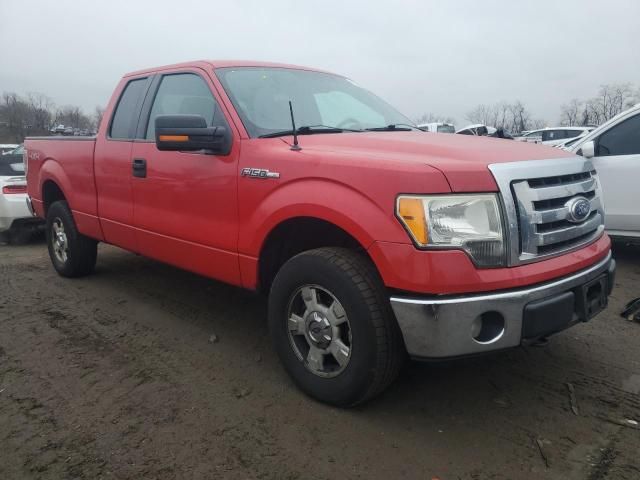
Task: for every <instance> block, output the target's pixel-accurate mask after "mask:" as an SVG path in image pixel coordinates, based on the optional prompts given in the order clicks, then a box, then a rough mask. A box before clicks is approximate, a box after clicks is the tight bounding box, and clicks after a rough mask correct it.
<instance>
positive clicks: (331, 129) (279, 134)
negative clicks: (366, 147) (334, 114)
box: [258, 125, 362, 138]
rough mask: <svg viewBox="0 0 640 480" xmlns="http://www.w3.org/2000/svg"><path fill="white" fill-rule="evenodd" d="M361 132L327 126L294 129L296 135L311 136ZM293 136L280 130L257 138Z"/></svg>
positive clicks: (291, 132) (290, 132) (291, 131)
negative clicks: (315, 134)
mask: <svg viewBox="0 0 640 480" xmlns="http://www.w3.org/2000/svg"><path fill="white" fill-rule="evenodd" d="M361 131H362V130H354V129H351V128H339V127H330V126H329V125H304V126H302V127H299V128H297V129H296V133H297V134H298V135H313V134H314V133H342V132H361ZM286 135H293V130H282V131H280V132H271V133H265V134H264V135H260V136H259V137H258V138H274V137H284V136H286Z"/></svg>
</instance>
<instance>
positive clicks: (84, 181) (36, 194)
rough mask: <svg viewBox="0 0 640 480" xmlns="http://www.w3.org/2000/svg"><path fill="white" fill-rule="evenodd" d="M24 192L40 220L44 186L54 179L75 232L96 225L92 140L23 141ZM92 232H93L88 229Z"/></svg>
mask: <svg viewBox="0 0 640 480" xmlns="http://www.w3.org/2000/svg"><path fill="white" fill-rule="evenodd" d="M24 143H25V148H26V149H27V152H28V160H27V162H28V169H27V191H28V194H29V196H30V197H31V199H32V202H33V206H34V209H35V210H36V212H37V213H38V215H39V216H42V217H44V206H43V201H44V198H43V197H44V192H45V190H46V182H47V180H50V179H54V178H55V179H56V181H57V182H58V183H60V188H61V189H62V190H63V191H64V192H65V195H66V198H67V201H68V202H69V206H70V207H71V209H72V211H73V212H74V216H75V218H76V221H77V223H78V228H79V229H80V230H81V231H83V230H85V231H86V230H87V229H88V227H89V225H94V224H96V223H97V217H98V211H97V195H96V186H95V180H94V166H93V154H94V149H95V143H96V137H93V136H92V137H79V136H78V137H63V136H51V137H27V138H26V139H25V142H24ZM89 229H90V230H93V228H89Z"/></svg>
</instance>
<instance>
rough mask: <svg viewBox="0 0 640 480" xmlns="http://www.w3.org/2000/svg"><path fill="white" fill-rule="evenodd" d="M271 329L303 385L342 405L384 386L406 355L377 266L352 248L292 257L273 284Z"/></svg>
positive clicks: (365, 397) (362, 399)
mask: <svg viewBox="0 0 640 480" xmlns="http://www.w3.org/2000/svg"><path fill="white" fill-rule="evenodd" d="M269 328H270V330H271V335H272V337H273V341H274V343H275V347H276V350H277V352H278V355H279V356H280V359H281V360H282V362H283V364H284V366H285V368H286V370H287V371H288V373H289V374H290V375H291V376H292V378H293V380H294V381H295V382H296V384H297V385H298V386H299V387H300V389H301V390H303V391H304V392H305V393H307V394H308V395H310V396H311V397H313V398H316V399H318V400H320V401H322V402H326V403H330V404H333V405H337V406H343V407H346V406H353V405H357V404H359V403H363V402H365V401H367V400H369V399H371V398H373V397H374V396H375V395H377V394H379V393H380V392H382V391H383V390H384V389H385V388H386V387H387V386H388V385H389V384H390V383H391V382H392V381H393V380H394V379H395V378H396V376H397V374H398V372H399V371H400V367H401V365H402V363H403V360H404V358H405V356H406V352H405V349H404V345H403V342H402V337H401V333H400V330H399V327H398V325H397V322H396V320H395V317H394V316H393V312H392V311H391V308H390V306H389V301H388V298H387V296H386V293H385V289H384V286H383V285H382V281H381V280H380V278H379V276H378V273H377V271H376V270H375V268H374V266H373V265H372V264H371V262H370V261H369V260H368V259H366V258H365V257H364V256H362V255H360V254H358V253H356V252H353V251H351V250H348V249H344V248H319V249H316V250H310V251H307V252H303V253H301V254H299V255H297V256H295V257H293V258H292V259H290V260H289V261H288V262H287V263H285V265H284V266H283V267H282V268H281V269H280V271H279V272H278V274H277V276H276V278H275V280H274V282H273V285H272V288H271V293H270V297H269Z"/></svg>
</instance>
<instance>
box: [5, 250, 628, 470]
mask: <svg viewBox="0 0 640 480" xmlns="http://www.w3.org/2000/svg"><path fill="white" fill-rule="evenodd" d="M615 256H616V258H617V260H618V276H617V285H616V289H615V290H614V294H613V297H612V298H611V303H610V306H609V309H608V311H607V312H605V313H604V314H601V315H600V316H599V317H597V318H596V319H595V320H594V321H592V322H590V323H588V324H584V325H579V326H577V327H575V328H573V329H571V330H569V331H567V332H564V333H562V334H560V335H558V336H556V337H554V338H552V340H551V342H550V343H549V345H548V346H546V347H544V348H540V347H529V348H526V349H525V348H519V349H515V350H512V351H508V352H504V353H499V354H495V355H492V356H486V357H482V358H476V359H468V360H461V361H457V362H453V363H438V364H418V363H414V364H411V365H409V366H408V368H407V369H406V370H405V371H404V372H403V374H402V376H401V377H400V379H399V380H398V381H397V382H396V383H395V384H394V385H393V386H392V387H391V388H390V389H389V390H388V391H387V392H386V393H385V394H384V395H383V396H381V397H380V398H378V399H376V400H374V401H372V402H370V403H368V404H366V405H364V406H362V407H360V408H358V409H353V410H339V409H335V408H330V407H327V406H325V405H322V404H319V403H317V402H314V401H312V400H310V399H308V398H306V397H305V396H304V395H302V394H301V393H300V392H299V391H298V390H296V388H295V387H294V386H293V384H292V382H291V381H290V380H289V378H288V377H287V376H286V374H285V373H284V371H283V369H282V368H281V367H280V365H279V363H278V361H277V358H276V357H275V354H274V352H273V351H272V349H271V346H270V341H269V338H268V333H267V328H266V322H265V312H266V303H265V300H264V299H263V298H261V297H258V296H256V295H253V294H251V293H248V292H244V291H242V290H239V289H236V288H233V287H229V286H226V285H223V284H220V283H216V282H213V281H211V280H208V279H205V278H202V277H198V276H196V275H192V274H189V273H186V272H183V271H180V270H177V269H174V268H172V267H168V266H166V265H162V264H159V263H156V262H153V261H151V260H148V259H145V258H141V257H137V256H135V255H133V254H130V253H127V252H124V251H122V250H119V249H117V248H113V247H108V246H104V245H101V246H100V250H99V257H98V266H97V271H96V274H95V275H93V276H91V277H88V278H84V279H77V280H68V279H63V278H60V277H58V276H57V275H56V274H55V273H54V271H53V269H52V267H51V265H50V263H49V259H48V257H47V254H46V249H45V246H44V244H43V243H42V242H34V243H32V244H30V245H25V246H5V247H0V479H3V480H4V479H7V480H8V479H19V478H46V479H67V478H68V479H98V478H131V479H141V478H157V479H173V478H176V479H200V478H207V479H213V478H225V479H306V478H313V479H325V478H332V479H335V478H344V479H346V478H366V479H376V478H384V479H400V478H409V479H413V478H417V479H432V478H438V479H441V480H448V479H590V480H595V479H604V478H612V479H638V478H640V455H639V454H638V452H640V429H638V427H636V426H634V425H633V424H632V423H630V422H627V421H626V419H630V420H637V421H640V395H639V394H640V348H639V343H640V324H638V323H632V322H630V321H627V320H625V319H623V318H621V317H620V316H618V313H619V312H620V311H621V309H622V307H623V305H624V304H625V303H626V302H628V301H629V300H630V299H631V298H633V297H638V296H640V247H629V246H624V245H616V248H615ZM571 389H573V398H574V401H573V402H572V400H571V398H572V395H571V392H570V390H571Z"/></svg>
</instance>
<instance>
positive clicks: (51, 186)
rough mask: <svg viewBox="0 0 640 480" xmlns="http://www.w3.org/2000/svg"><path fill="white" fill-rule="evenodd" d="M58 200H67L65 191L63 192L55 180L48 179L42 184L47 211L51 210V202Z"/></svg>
mask: <svg viewBox="0 0 640 480" xmlns="http://www.w3.org/2000/svg"><path fill="white" fill-rule="evenodd" d="M58 200H66V198H65V196H64V193H62V190H61V189H60V187H59V186H58V185H57V184H56V183H55V182H53V181H52V180H47V181H46V182H44V185H43V186H42V201H43V203H44V211H45V213H46V212H47V210H49V207H50V206H51V204H52V203H53V202H57V201H58Z"/></svg>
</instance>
